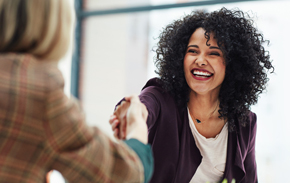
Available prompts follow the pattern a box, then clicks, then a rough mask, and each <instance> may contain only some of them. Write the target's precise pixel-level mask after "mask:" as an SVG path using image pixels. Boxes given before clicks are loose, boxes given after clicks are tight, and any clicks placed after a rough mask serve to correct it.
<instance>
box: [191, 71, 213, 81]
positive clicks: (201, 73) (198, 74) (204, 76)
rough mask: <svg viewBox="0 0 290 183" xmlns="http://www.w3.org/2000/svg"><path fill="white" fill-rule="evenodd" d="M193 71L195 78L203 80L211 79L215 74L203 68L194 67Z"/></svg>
mask: <svg viewBox="0 0 290 183" xmlns="http://www.w3.org/2000/svg"><path fill="white" fill-rule="evenodd" d="M191 73H192V75H193V78H194V79H197V80H203V81H204V80H209V79H210V78H211V77H212V76H213V73H211V72H209V71H207V70H203V69H193V70H192V71H191Z"/></svg>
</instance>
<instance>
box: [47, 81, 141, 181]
mask: <svg viewBox="0 0 290 183" xmlns="http://www.w3.org/2000/svg"><path fill="white" fill-rule="evenodd" d="M61 78H62V76H61ZM47 82H48V91H47V97H46V114H45V116H46V117H45V119H44V123H43V128H44V130H45V134H44V135H45V138H46V140H45V149H46V151H45V153H46V154H47V159H53V161H52V162H51V163H50V164H51V166H50V168H51V169H56V170H58V171H59V172H61V173H62V175H63V176H64V177H65V178H66V179H67V180H68V181H69V182H81V183H92V182H104V183H106V182H110V183H114V182H143V181H144V169H143V166H142V163H141V161H140V159H139V158H138V156H137V154H136V153H135V152H134V151H133V150H132V149H130V148H129V147H128V146H127V145H126V144H125V143H123V142H118V143H116V142H113V141H112V140H111V139H110V138H109V137H107V136H106V135H105V134H104V133H102V132H101V131H100V130H99V129H98V128H96V127H91V128H89V127H88V126H87V125H86V123H85V118H84V115H83V114H82V112H81V110H80V108H79V106H78V104H77V102H76V100H74V99H69V98H68V97H66V95H65V94H64V92H63V83H61V82H60V83H59V78H58V77H57V78H52V79H49V80H48V81H47ZM43 161H45V160H43Z"/></svg>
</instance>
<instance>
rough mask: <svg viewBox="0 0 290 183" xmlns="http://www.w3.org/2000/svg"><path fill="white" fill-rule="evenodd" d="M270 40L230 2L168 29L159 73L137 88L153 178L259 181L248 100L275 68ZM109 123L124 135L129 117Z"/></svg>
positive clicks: (171, 182)
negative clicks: (144, 111)
mask: <svg viewBox="0 0 290 183" xmlns="http://www.w3.org/2000/svg"><path fill="white" fill-rule="evenodd" d="M265 42H267V41H265V40H264V39H263V35H262V34H260V33H258V31H257V29H256V28H255V27H254V26H253V21H252V20H251V18H248V17H247V15H246V14H245V13H243V12H242V11H240V10H228V9H226V8H222V9H220V10H217V11H214V12H211V13H206V12H203V11H195V12H193V13H192V14H190V15H187V16H185V17H184V18H182V19H180V20H176V21H174V22H173V23H171V24H169V25H168V26H167V27H165V28H164V30H163V32H162V33H161V34H160V41H159V43H158V48H157V50H156V53H157V57H156V62H155V63H156V66H157V71H156V72H157V74H158V75H159V78H153V79H150V80H149V81H148V82H147V84H146V85H145V86H144V88H143V89H142V92H141V94H140V95H139V98H140V100H141V102H142V103H143V104H144V105H145V106H146V108H147V110H148V118H147V126H148V130H149V133H148V142H149V144H151V145H152V150H153V154H154V161H155V165H154V173H153V177H152V179H151V181H150V182H151V183H188V182H190V183H205V182H210V183H215V182H221V181H222V180H224V179H227V180H228V181H230V182H231V181H232V180H234V179H235V181H236V183H255V182H258V180H257V169H256V158H255V138H256V129H257V124H256V114H255V113H253V112H251V111H250V106H251V105H253V104H255V103H256V102H257V100H258V95H259V94H260V93H262V92H263V91H264V90H265V86H266V83H267V81H268V78H267V71H269V70H271V71H272V72H273V71H274V67H273V66H272V64H271V61H270V57H269V54H268V52H267V51H265V49H264V47H263V45H262V44H263V43H265ZM110 123H111V125H112V127H113V130H114V131H115V136H116V137H117V138H121V139H122V138H124V137H125V135H126V133H125V132H122V131H123V129H125V128H122V125H123V124H122V123H120V122H116V123H114V122H113V121H112V120H111V121H110ZM120 132H122V134H121V133H120Z"/></svg>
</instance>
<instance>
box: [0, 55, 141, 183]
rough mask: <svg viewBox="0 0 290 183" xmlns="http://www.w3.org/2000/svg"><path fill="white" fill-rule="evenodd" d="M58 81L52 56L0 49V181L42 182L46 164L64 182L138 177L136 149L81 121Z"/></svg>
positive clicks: (104, 182) (137, 179)
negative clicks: (40, 57)
mask: <svg viewBox="0 0 290 183" xmlns="http://www.w3.org/2000/svg"><path fill="white" fill-rule="evenodd" d="M63 86H64V80H63V77H62V74H61V72H60V71H59V70H58V68H57V63H56V62H48V61H43V60H37V59H36V58H34V57H33V56H31V55H25V54H15V53H9V54H0V182H1V183H2V182H9V183H16V182H17V183H28V182H29V183H34V182H44V181H45V175H46V173H47V172H48V171H49V170H52V169H55V170H58V171H59V172H61V173H62V175H63V176H64V177H65V178H66V179H67V180H68V181H69V182H70V183H73V182H76V183H87V182H90V183H92V182H101V183H107V182H108V183H115V182H116V183H120V182H143V179H144V175H143V171H144V170H143V165H142V163H141V161H140V159H139V158H138V156H137V155H136V153H135V152H134V151H133V150H131V149H130V148H128V146H127V145H126V144H125V143H123V142H113V141H111V140H110V138H109V137H107V136H106V135H104V134H103V133H102V132H101V131H100V130H99V129H98V128H96V127H88V126H86V124H85V119H84V115H83V113H82V112H81V110H80V108H79V106H78V104H77V101H76V100H74V99H73V98H72V99H71V98H68V97H66V95H65V94H64V92H63ZM108 118H109V117H108Z"/></svg>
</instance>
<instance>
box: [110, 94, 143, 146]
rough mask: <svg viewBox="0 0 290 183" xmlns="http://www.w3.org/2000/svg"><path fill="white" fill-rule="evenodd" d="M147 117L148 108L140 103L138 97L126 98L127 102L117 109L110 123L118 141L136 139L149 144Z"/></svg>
mask: <svg viewBox="0 0 290 183" xmlns="http://www.w3.org/2000/svg"><path fill="white" fill-rule="evenodd" d="M147 116H148V111H147V109H146V106H145V105H144V104H143V103H141V102H140V100H139V97H138V96H136V95H132V96H129V97H125V100H124V101H122V103H121V104H120V105H118V106H117V107H116V110H115V111H114V113H113V115H112V116H111V117H110V120H109V123H110V124H111V127H112V130H113V132H114V136H115V137H116V138H117V139H120V140H124V139H131V138H135V139H137V140H139V141H140V142H142V143H144V144H147V142H148V137H147V134H148V129H147V125H146V120H147Z"/></svg>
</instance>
